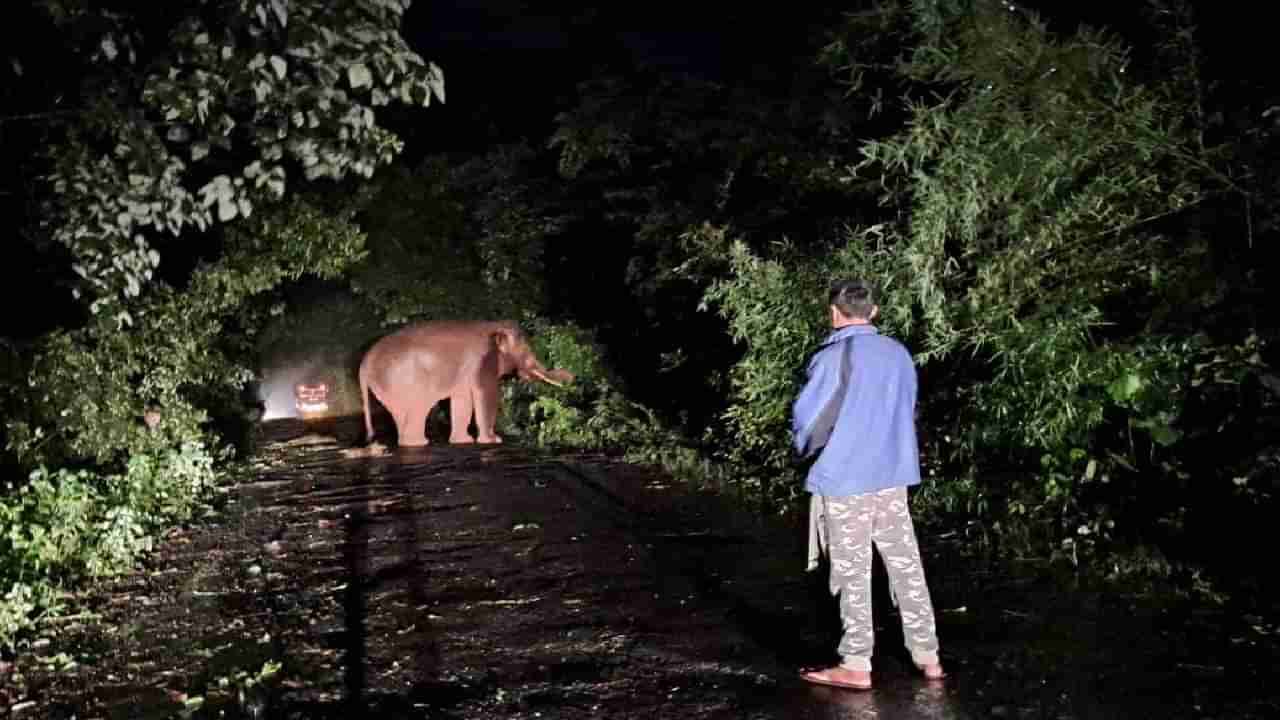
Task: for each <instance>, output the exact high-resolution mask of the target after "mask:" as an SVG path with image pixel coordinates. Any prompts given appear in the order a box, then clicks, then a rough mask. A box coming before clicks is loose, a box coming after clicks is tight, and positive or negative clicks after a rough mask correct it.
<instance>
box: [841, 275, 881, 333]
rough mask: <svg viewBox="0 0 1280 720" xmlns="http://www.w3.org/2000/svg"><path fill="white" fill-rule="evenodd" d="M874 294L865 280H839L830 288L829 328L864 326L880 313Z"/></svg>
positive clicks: (873, 290)
mask: <svg viewBox="0 0 1280 720" xmlns="http://www.w3.org/2000/svg"><path fill="white" fill-rule="evenodd" d="M877 299H878V298H876V292H875V289H874V288H872V287H871V284H870V283H868V282H866V281H865V280H841V281H839V282H837V283H835V284H833V285H832V286H831V295H830V303H831V326H832V327H844V326H845V325H865V324H866V323H869V322H871V320H872V319H873V318H875V316H876V313H878V312H879V311H880V308H879V306H877V305H876V301H877Z"/></svg>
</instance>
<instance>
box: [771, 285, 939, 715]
mask: <svg viewBox="0 0 1280 720" xmlns="http://www.w3.org/2000/svg"><path fill="white" fill-rule="evenodd" d="M876 302H877V299H876V297H875V293H874V292H873V291H872V288H871V287H870V285H868V284H867V283H865V282H862V281H845V282H839V283H836V284H835V285H834V286H833V287H832V288H831V295H830V310H831V327H832V328H833V329H834V332H832V333H831V335H829V336H828V337H827V339H826V340H825V341H824V342H823V344H822V347H820V348H819V349H818V351H817V352H816V353H814V355H813V358H812V359H811V360H810V361H809V368H808V371H809V374H808V381H807V382H806V383H805V386H804V389H803V390H801V391H800V395H799V397H797V398H796V402H795V406H794V407H793V409H792V430H793V441H794V444H795V448H796V451H797V452H798V453H799V454H800V455H801V456H806V457H807V456H810V455H812V454H813V453H815V452H820V454H819V455H818V459H817V461H816V462H815V463H814V464H813V466H812V467H811V468H810V469H809V475H808V478H807V480H806V483H805V489H806V490H808V491H809V492H810V493H813V497H812V500H811V502H810V508H809V515H810V517H809V522H810V530H811V532H810V543H811V544H810V569H813V568H814V567H816V566H817V558H818V556H819V554H820V550H821V549H825V550H826V554H827V556H828V559H829V561H830V587H831V592H832V594H838V595H839V596H840V615H841V622H842V625H843V627H844V636H843V638H842V639H841V641H840V646H839V648H838V650H839V653H840V656H841V658H842V661H841V663H840V664H839V665H837V666H835V667H830V668H826V669H823V670H814V671H810V672H805V673H803V674H802V676H801V677H803V678H804V679H805V680H807V681H808V682H812V683H818V684H822V685H832V686H835V687H844V688H854V689H859V690H866V689H870V688H871V651H872V647H873V644H874V628H873V626H872V616H871V552H872V547H873V546H874V547H875V548H876V549H877V550H879V551H880V557H881V559H882V560H884V565H885V569H886V570H887V572H888V575H889V590H890V593H891V594H892V596H893V597H894V598H896V602H897V604H898V606H899V607H898V611H899V614H900V615H901V617H902V631H903V636H904V638H905V639H906V644H907V648H908V650H910V651H911V659H912V661H914V663H915V665H916V667H917V668H919V669H920V671H921V672H922V673H924V676H925V677H926V678H929V679H931V680H936V679H941V678H942V677H943V672H942V664H941V663H940V662H939V659H938V636H937V631H936V629H935V626H934V615H933V605H932V602H931V600H930V598H929V588H928V586H927V585H926V584H925V577H924V567H923V565H922V563H921V560H920V550H919V547H918V546H917V545H916V535H915V529H914V527H913V526H912V522H911V512H910V509H909V507H908V504H907V487H908V486H910V485H916V484H919V482H920V453H919V447H918V446H917V443H916V429H915V403H916V371H915V366H914V365H913V364H912V362H911V354H910V353H909V352H908V351H907V349H906V348H905V347H904V346H903V345H902V344H901V343H899V342H898V341H897V340H894V339H892V338H888V337H885V336H883V335H880V334H879V332H878V331H877V330H876V327H875V326H874V325H872V324H871V321H872V320H873V319H874V318H875V316H876V314H877V313H878V312H879V307H878V306H877V305H876Z"/></svg>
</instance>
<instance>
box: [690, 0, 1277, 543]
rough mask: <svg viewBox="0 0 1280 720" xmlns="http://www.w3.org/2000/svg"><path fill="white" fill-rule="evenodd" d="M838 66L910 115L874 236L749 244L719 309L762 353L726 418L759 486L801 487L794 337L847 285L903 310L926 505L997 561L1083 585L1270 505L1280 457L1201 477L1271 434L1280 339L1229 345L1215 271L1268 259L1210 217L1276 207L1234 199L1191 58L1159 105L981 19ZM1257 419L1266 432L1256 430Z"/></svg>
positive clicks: (954, 18)
mask: <svg viewBox="0 0 1280 720" xmlns="http://www.w3.org/2000/svg"><path fill="white" fill-rule="evenodd" d="M1165 19H1166V20H1167V19H1168V18H1165ZM1175 19H1176V18H1175ZM1175 29H1178V28H1175ZM1166 49H1167V48H1166ZM899 52H901V53H902V54H901V55H898V53H899ZM826 58H827V60H828V62H830V63H832V64H833V65H834V66H835V67H837V68H839V69H840V70H841V72H842V73H845V74H846V75H847V77H849V78H851V81H850V82H851V89H852V90H853V91H854V94H853V97H854V98H855V100H868V101H873V102H874V103H881V102H883V101H882V99H881V98H878V97H872V96H870V95H869V93H868V91H869V90H873V89H874V90H876V91H879V90H882V89H883V88H886V87H892V88H898V91H899V92H900V93H901V99H900V105H901V108H902V110H901V113H900V114H901V116H900V117H899V118H898V119H897V122H896V123H894V124H896V125H897V128H898V129H895V130H894V131H893V132H890V133H888V134H886V135H883V136H880V137H876V138H874V139H871V140H868V141H867V142H865V143H864V144H863V145H862V146H861V149H860V151H859V153H858V155H857V156H855V157H851V158H849V160H848V162H847V165H846V167H847V175H846V178H845V180H846V182H847V183H849V184H860V183H866V186H867V187H868V189H870V190H873V191H875V192H878V193H879V200H880V204H881V207H882V212H881V215H880V218H879V219H878V220H877V221H876V222H870V223H860V224H854V225H851V226H850V228H849V229H848V230H847V231H846V232H845V233H844V235H843V237H842V238H841V240H840V243H839V246H838V247H837V248H836V249H835V250H834V251H832V252H826V251H822V252H812V251H810V252H807V253H806V252H801V253H798V254H797V253H794V252H785V253H773V255H772V257H771V258H766V257H762V256H761V255H760V254H759V253H753V252H752V251H750V250H749V249H748V248H747V247H746V246H744V245H742V244H740V243H737V244H733V245H732V246H731V250H730V258H731V262H730V265H731V272H730V275H729V276H728V278H727V279H724V280H721V281H718V282H716V283H714V284H713V285H712V286H711V290H710V292H709V295H708V299H709V300H710V301H712V302H713V303H714V304H715V305H716V306H717V307H718V308H720V310H721V312H723V313H724V314H725V316H726V317H727V318H728V319H729V321H730V326H731V328H732V332H733V333H734V335H735V337H736V338H738V339H739V340H740V341H741V342H743V343H744V344H745V345H746V347H747V352H746V356H745V357H744V358H743V360H742V361H741V362H740V363H739V364H738V365H737V366H736V367H735V369H734V386H733V396H732V405H731V407H730V408H729V410H728V411H727V412H726V415H725V417H726V420H727V421H728V423H729V426H730V433H731V436H732V437H735V438H736V440H737V443H736V444H734V445H731V446H730V452H729V455H730V456H731V457H732V458H734V459H735V460H738V461H744V462H746V464H747V465H748V467H756V468H760V469H764V470H765V472H764V473H763V474H762V475H760V476H759V479H758V480H753V482H759V483H760V484H761V485H762V486H764V487H767V486H768V484H769V481H770V480H772V481H773V482H774V483H775V484H776V485H780V487H781V488H783V489H784V492H783V493H782V494H783V495H784V496H786V495H788V494H791V493H794V492H795V490H796V488H797V485H796V474H795V470H794V468H793V466H792V465H791V462H790V459H789V458H788V457H787V454H786V447H785V438H786V431H785V420H786V411H787V408H786V406H785V399H786V398H788V397H793V396H794V392H795V389H796V376H795V374H794V373H795V368H796V367H798V366H799V363H800V362H801V361H802V358H801V356H800V355H799V354H798V352H797V349H796V343H797V340H798V339H799V338H802V337H804V334H805V333H806V332H812V328H813V324H812V323H806V322H805V321H802V320H796V319H791V318H793V317H794V316H796V315H799V316H800V317H802V318H814V319H815V321H816V319H817V318H820V314H819V313H820V307H818V306H817V305H818V303H820V302H821V300H819V299H817V298H820V297H821V296H820V288H821V286H822V285H823V283H824V281H827V280H830V279H833V278H834V277H839V276H842V275H851V274H852V275H861V276H867V277H871V278H874V279H875V280H876V281H877V282H878V283H880V284H881V285H882V286H883V290H884V298H885V299H884V303H883V304H884V310H885V312H884V315H883V319H882V322H881V325H882V327H883V328H885V329H886V330H888V331H890V332H892V333H894V334H895V335H897V336H899V337H901V338H903V339H904V340H906V341H907V342H908V344H909V345H911V346H912V347H913V348H914V349H915V351H916V354H917V360H918V362H919V363H920V365H921V372H922V375H923V376H924V378H925V380H926V382H925V385H924V388H925V391H924V393H923V401H922V402H923V403H924V408H923V413H922V416H921V418H922V421H923V422H922V424H923V425H924V428H925V432H924V434H925V436H926V437H928V438H931V439H932V442H931V443H930V444H929V447H927V448H926V450H927V451H928V454H929V460H930V463H929V467H930V471H931V472H932V473H935V474H938V475H939V476H938V477H937V478H936V480H935V482H934V483H932V485H931V487H928V488H927V489H926V491H925V494H924V497H925V498H926V499H927V500H929V501H932V502H930V503H929V504H928V507H929V509H933V510H940V511H948V510H949V511H951V512H953V513H955V512H959V513H962V514H963V515H964V516H966V517H968V518H970V519H972V520H976V521H977V523H976V527H977V528H981V532H980V533H979V538H978V539H981V540H995V541H999V542H1002V543H1004V544H1005V545H1007V546H1008V547H1010V548H1012V549H1014V550H1016V551H1018V552H1024V551H1031V552H1044V551H1045V549H1046V548H1050V547H1056V548H1059V549H1060V550H1061V551H1063V552H1065V553H1066V554H1067V555H1068V556H1069V557H1070V558H1072V559H1073V560H1076V561H1078V560H1079V557H1080V552H1081V550H1082V548H1093V549H1096V550H1098V551H1100V552H1104V553H1110V552H1111V551H1113V550H1115V549H1118V548H1124V547H1129V548H1133V547H1137V546H1143V545H1145V544H1147V543H1156V542H1158V541H1159V540H1167V539H1168V538H1169V537H1170V535H1171V530H1170V529H1171V528H1173V529H1175V530H1178V529H1181V528H1182V527H1183V525H1184V522H1185V521H1186V518H1188V517H1198V518H1201V523H1200V524H1201V527H1202V528H1204V527H1208V524H1207V523H1208V522H1209V521H1208V518H1209V517H1211V516H1212V515H1213V514H1214V513H1216V512H1219V511H1220V508H1221V507H1222V504H1223V503H1228V504H1230V503H1231V502H1232V500H1233V499H1234V500H1236V501H1239V500H1241V498H1240V497H1239V495H1240V492H1239V491H1240V488H1244V487H1249V488H1253V489H1254V490H1253V493H1254V494H1253V495H1250V496H1248V498H1247V499H1246V500H1245V501H1244V502H1237V505H1238V506H1239V507H1236V508H1235V510H1236V511H1239V510H1240V509H1247V508H1260V507H1264V506H1265V503H1266V502H1269V500H1270V494H1271V492H1272V491H1273V488H1274V478H1275V473H1276V469H1277V468H1276V464H1275V460H1274V446H1273V445H1270V444H1269V442H1268V441H1265V440H1260V438H1258V437H1257V435H1255V436H1254V438H1253V439H1252V442H1244V443H1232V444H1231V445H1230V446H1229V447H1223V448H1222V449H1221V452H1222V454H1220V455H1219V460H1221V461H1222V462H1221V464H1220V465H1218V466H1217V467H1215V466H1214V465H1213V464H1212V463H1206V462H1204V460H1203V454H1202V453H1203V450H1204V446H1203V441H1204V440H1206V439H1208V438H1210V437H1212V436H1213V435H1214V434H1215V433H1216V432H1217V431H1220V430H1221V429H1222V428H1224V427H1228V426H1238V424H1239V423H1242V422H1244V423H1251V422H1259V423H1262V422H1271V423H1273V422H1274V418H1275V409H1276V400H1277V398H1276V394H1275V393H1274V391H1272V390H1270V389H1267V388H1268V386H1266V385H1265V381H1266V379H1267V378H1274V376H1273V375H1270V374H1269V370H1268V367H1269V365H1268V363H1267V361H1266V360H1265V356H1266V354H1267V343H1268V341H1269V339H1270V337H1271V336H1272V334H1273V333H1272V331H1271V330H1270V329H1269V328H1266V327H1259V326H1257V325H1256V324H1252V325H1249V324H1246V325H1244V326H1235V327H1229V326H1218V327H1214V326H1213V325H1212V324H1211V323H1207V322H1206V320H1208V319H1210V318H1214V317H1221V316H1223V315H1224V314H1225V313H1228V312H1232V311H1234V310H1235V309H1236V307H1238V306H1237V305H1236V303H1238V302H1240V299H1239V295H1237V294H1236V292H1231V293H1230V294H1227V293H1226V292H1224V290H1225V288H1224V287H1223V286H1222V285H1221V282H1220V280H1219V279H1218V278H1216V277H1215V276H1214V275H1215V273H1216V270H1217V267H1220V266H1221V264H1222V263H1223V262H1224V261H1228V259H1230V261H1234V262H1239V261H1241V260H1243V261H1244V262H1248V261H1249V259H1250V258H1248V257H1244V258H1242V257H1240V255H1239V251H1238V250H1236V248H1239V247H1241V246H1242V245H1243V244H1244V241H1245V240H1246V238H1244V237H1241V238H1239V239H1238V240H1235V241H1230V242H1227V243H1225V244H1224V243H1221V242H1220V243H1218V245H1217V246H1214V245H1213V244H1212V243H1210V242H1209V241H1208V239H1207V238H1206V237H1204V235H1203V234H1202V233H1200V232H1198V231H1197V230H1196V229H1195V228H1196V225H1197V224H1199V222H1202V221H1201V220H1199V217H1200V216H1199V215H1198V213H1201V212H1203V213H1206V214H1208V213H1210V212H1214V211H1216V212H1221V208H1222V207H1223V206H1224V205H1226V206H1228V207H1230V206H1231V205H1234V206H1235V207H1237V208H1243V207H1246V205H1245V203H1244V202H1243V201H1244V200H1246V199H1247V198H1248V197H1249V193H1251V192H1254V190H1250V189H1249V188H1246V187H1242V186H1241V185H1240V183H1239V182H1238V181H1236V180H1233V179H1231V178H1232V177H1234V176H1235V175H1237V174H1239V173H1238V172H1237V171H1238V168H1237V167H1233V162H1234V156H1233V154H1232V153H1233V151H1234V150H1235V147H1234V141H1232V143H1226V142H1224V143H1223V144H1222V145H1220V146H1216V147H1208V146H1207V145H1206V143H1205V140H1204V134H1203V132H1202V127H1203V122H1204V118H1203V117H1201V116H1200V115H1199V107H1200V106H1199V102H1200V98H1198V97H1197V96H1195V95H1193V94H1189V92H1188V91H1187V87H1186V84H1185V83H1183V80H1184V74H1185V73H1191V72H1194V70H1195V68H1194V66H1189V64H1190V62H1191V58H1189V57H1187V56H1186V55H1185V54H1184V55H1183V56H1182V57H1181V58H1179V59H1180V60H1181V61H1182V62H1183V63H1184V65H1183V66H1182V67H1181V68H1179V69H1180V70H1181V71H1182V72H1173V73H1168V74H1165V77H1167V78H1170V79H1167V80H1164V79H1154V78H1160V77H1161V73H1159V72H1147V73H1145V75H1146V76H1147V77H1148V78H1150V79H1147V80H1146V81H1142V80H1139V79H1138V77H1135V76H1141V75H1143V74H1144V73H1138V72H1132V71H1131V70H1132V69H1133V61H1132V59H1131V57H1130V54H1129V52H1128V51H1127V50H1126V49H1125V48H1124V47H1123V46H1122V45H1121V43H1120V42H1119V41H1118V40H1116V39H1114V38H1113V37H1110V36H1107V35H1105V34H1102V33H1097V32H1093V31H1088V30H1081V31H1079V32H1078V33H1076V34H1074V35H1069V36H1060V35H1053V34H1050V33H1049V32H1048V30H1047V29H1046V27H1045V26H1044V25H1043V24H1042V23H1040V22H1039V21H1038V19H1037V18H1036V17H1035V16H1033V15H1030V14H1028V13H1025V12H1023V11H1021V10H1018V9H1016V8H1013V7H1012V6H1007V5H1005V4H1001V3H995V2H981V1H977V2H972V3H954V4H942V5H939V6H937V7H934V6H929V7H928V8H925V7H923V6H917V5H908V4H900V5H897V4H889V5H886V6H884V7H881V8H878V9H877V10H875V11H873V12H869V13H867V14H862V15H856V16H853V17H851V19H850V23H849V26H848V28H847V30H846V31H845V33H844V34H842V35H840V36H839V37H838V38H837V39H836V41H835V42H833V43H832V44H831V45H830V46H829V47H828V48H827V50H826ZM1165 59H1168V58H1167V56H1166V58H1165ZM1148 70H1149V69H1148ZM1180 83H1183V84H1180ZM1192 85H1194V84H1192ZM868 109H869V111H873V112H880V111H883V108H882V107H869V108H868ZM889 112H892V110H891V111H889ZM868 181H870V182H868ZM1233 198H1234V202H1233ZM1208 217H1213V215H1208ZM1188 224H1190V225H1191V228H1192V229H1190V230H1188V227H1187V226H1188ZM1236 227H1239V228H1241V230H1243V229H1244V227H1245V224H1244V223H1237V225H1236ZM703 234H704V235H705V234H706V233H703ZM1242 234H1243V233H1242ZM1250 240H1251V238H1250ZM708 246H709V247H713V248H723V247H724V244H723V241H719V242H711V243H709V244H708ZM1242 289H1244V288H1232V289H1231V290H1232V291H1239V290H1242ZM806 325H807V326H806ZM810 337H812V335H811V336H810ZM1210 369H1212V370H1210ZM1249 393H1256V394H1257V396H1256V397H1255V398H1254V399H1253V400H1252V401H1250V400H1249V399H1248V398H1247V395H1248V394H1249ZM1242 402H1248V404H1250V405H1251V406H1252V407H1254V408H1256V410H1257V411H1259V414H1260V415H1261V417H1258V418H1252V419H1250V420H1248V421H1246V420H1243V418H1241V416H1240V412H1239V410H1238V404H1239V403H1242ZM1215 424H1216V427H1215ZM1193 436H1194V437H1198V438H1200V440H1199V441H1196V440H1194V439H1193ZM1228 468H1231V469H1228ZM778 479H783V481H782V482H781V483H778V482H777V481H778ZM1155 487H1161V488H1163V489H1164V490H1165V491H1166V492H1165V493H1162V494H1161V496H1160V497H1153V496H1152V493H1153V489H1154V488H1155ZM1206 505H1207V506H1211V507H1212V508H1213V509H1212V510H1210V509H1209V507H1203V508H1202V507H1197V506H1206ZM1153 520H1155V522H1152V521H1153ZM1172 534H1177V533H1176V532H1172ZM1109 540H1123V542H1121V543H1119V544H1115V543H1112V542H1109ZM1166 547H1167V545H1166ZM1145 552H1147V551H1144V553H1145Z"/></svg>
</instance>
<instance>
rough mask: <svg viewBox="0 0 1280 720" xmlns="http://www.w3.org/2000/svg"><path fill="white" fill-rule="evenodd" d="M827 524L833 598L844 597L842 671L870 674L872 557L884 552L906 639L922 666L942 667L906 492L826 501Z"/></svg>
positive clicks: (891, 490) (895, 490) (894, 490)
mask: <svg viewBox="0 0 1280 720" xmlns="http://www.w3.org/2000/svg"><path fill="white" fill-rule="evenodd" d="M820 500H821V505H822V514H823V518H822V521H823V522H824V528H823V529H824V530H825V531H826V532H825V535H826V540H827V553H828V556H829V557H830V560H831V576H830V582H831V592H832V594H838V595H839V596H840V619H841V621H842V623H843V626H844V637H843V638H842V639H841V641H840V647H839V652H840V655H841V657H842V658H843V659H844V660H843V663H842V665H844V666H845V667H847V668H850V669H853V670H870V669H871V650H872V647H873V645H874V644H875V629H874V627H873V625H872V621H871V552H872V547H875V548H876V549H878V550H879V551H880V558H881V559H882V560H883V561H884V566H885V570H886V571H887V572H888V575H889V592H890V593H891V594H892V596H893V597H894V598H896V601H897V604H898V613H899V615H901V617H902V634H903V637H904V638H905V639H906V644H907V649H908V650H910V651H911V659H912V660H914V661H915V663H916V664H917V665H926V664H932V663H937V662H938V634H937V630H936V628H935V625H934V618H933V604H932V602H931V601H930V599H929V587H928V585H926V584H925V578H924V566H923V565H922V563H921V562H920V548H919V547H918V546H917V545H916V533H915V528H914V526H913V524H912V522H911V510H910V508H909V506H908V504H907V489H906V488H904V487H898V488H889V489H887V490H880V491H878V492H872V493H866V494H864V495H852V496H848V497H821V498H820Z"/></svg>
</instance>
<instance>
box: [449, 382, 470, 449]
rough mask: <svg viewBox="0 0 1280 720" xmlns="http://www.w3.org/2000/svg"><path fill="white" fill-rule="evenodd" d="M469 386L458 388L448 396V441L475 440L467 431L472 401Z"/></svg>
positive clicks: (459, 443)
mask: <svg viewBox="0 0 1280 720" xmlns="http://www.w3.org/2000/svg"><path fill="white" fill-rule="evenodd" d="M471 397H472V396H471V388H470V386H463V387H460V388H458V389H457V390H455V391H454V392H453V394H452V395H450V396H449V442H451V443H454V444H455V445H462V444H467V443H473V442H475V440H474V439H472V437H471V433H470V432H469V427H468V426H470V425H471V413H472V410H473V401H472V399H471Z"/></svg>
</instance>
